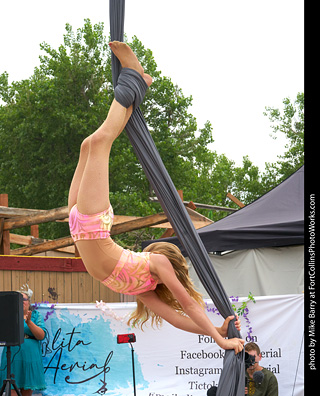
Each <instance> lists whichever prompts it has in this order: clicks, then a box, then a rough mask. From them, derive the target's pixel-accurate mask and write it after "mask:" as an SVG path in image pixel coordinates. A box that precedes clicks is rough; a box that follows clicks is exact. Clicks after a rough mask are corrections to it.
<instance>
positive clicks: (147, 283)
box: [69, 205, 158, 295]
mask: <svg viewBox="0 0 320 396" xmlns="http://www.w3.org/2000/svg"><path fill="white" fill-rule="evenodd" d="M113 218H114V215H113V210H112V207H111V205H110V206H109V208H108V209H107V210H105V211H103V212H100V213H96V214H93V215H84V214H82V213H80V212H79V211H78V208H77V205H74V206H73V208H72V209H71V211H70V214H69V226H70V233H71V236H72V238H73V240H74V242H78V241H79V242H81V241H84V240H95V243H94V244H93V245H92V248H94V247H96V244H99V249H103V250H104V253H105V257H106V260H108V252H110V250H109V249H110V246H112V245H116V244H115V242H113V241H112V239H111V238H110V231H111V227H112V224H113ZM107 238H110V239H111V244H103V243H102V242H101V244H100V242H99V240H103V239H107ZM117 249H120V252H121V250H122V253H121V256H120V259H119V261H118V262H117V264H116V266H115V268H114V270H113V271H112V273H111V275H110V276H108V277H107V278H106V279H104V280H103V281H102V282H101V283H103V284H104V285H105V286H107V287H108V288H109V289H111V290H113V291H115V292H117V293H122V294H130V295H136V294H141V293H145V292H147V291H150V290H154V289H155V288H156V287H157V284H158V281H156V280H155V279H154V278H153V277H152V275H151V273H150V253H147V252H142V253H136V252H132V251H130V250H126V249H123V248H121V247H120V246H118V245H117ZM93 253H95V251H94V252H93ZM109 255H110V253H109ZM93 257H94V255H93ZM109 257H110V256H109ZM84 264H86V263H85V260H84Z"/></svg>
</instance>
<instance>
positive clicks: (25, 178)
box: [0, 20, 212, 238]
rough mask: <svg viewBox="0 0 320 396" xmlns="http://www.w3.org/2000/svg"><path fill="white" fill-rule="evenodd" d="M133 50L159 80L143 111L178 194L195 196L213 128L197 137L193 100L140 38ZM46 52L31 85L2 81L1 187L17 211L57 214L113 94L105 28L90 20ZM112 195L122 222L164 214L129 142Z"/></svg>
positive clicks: (120, 147) (116, 165)
mask: <svg viewBox="0 0 320 396" xmlns="http://www.w3.org/2000/svg"><path fill="white" fill-rule="evenodd" d="M129 44H130V46H131V47H132V49H133V50H134V51H135V52H136V54H137V56H138V58H139V60H140V61H141V63H142V65H143V67H144V68H145V70H146V71H147V72H148V73H149V74H151V75H152V76H153V79H154V82H153V84H152V86H151V88H150V89H149V90H148V93H147V95H146V98H145V100H144V102H143V104H142V111H143V113H144V115H145V118H146V121H147V124H148V125H149V128H150V131H151V134H152V136H153V138H154V140H155V142H156V145H157V147H158V150H159V152H160V155H161V157H162V158H163V161H164V164H165V166H166V167H167V169H168V171H169V174H170V175H171V177H172V179H173V181H174V183H175V185H176V187H177V188H178V189H179V188H182V189H187V190H191V186H192V185H193V183H195V180H196V176H197V172H198V171H197V169H195V165H196V164H199V163H200V162H202V161H203V159H204V157H205V156H206V155H208V156H209V157H210V155H211V154H210V153H209V151H208V150H207V149H206V147H207V145H208V143H210V142H211V141H212V138H211V126H210V125H209V124H208V125H207V126H206V127H205V128H203V129H202V130H200V131H197V124H196V120H195V118H194V117H193V116H192V115H191V114H190V113H189V112H188V107H189V106H190V104H191V102H192V98H191V97H185V96H184V95H183V93H182V91H181V89H179V88H178V87H177V86H175V85H174V84H173V83H172V81H171V79H170V78H168V77H163V76H162V75H161V72H160V71H158V70H157V65H156V62H155V60H154V58H153V55H152V52H151V51H150V50H148V49H145V48H144V46H143V45H142V43H141V42H140V41H139V40H138V39H137V38H136V37H134V38H133V41H132V42H131V43H129ZM40 47H41V49H42V51H43V52H44V55H42V56H41V57H40V66H39V67H38V68H35V70H34V74H33V75H32V76H31V77H30V78H29V79H26V80H23V81H20V82H13V83H11V84H9V79H8V74H7V73H6V72H5V73H3V74H2V75H1V76H0V95H1V96H0V97H1V99H2V101H3V103H4V104H3V105H2V106H1V107H0V145H1V147H0V148H1V164H0V167H1V168H0V185H1V190H2V191H3V192H7V193H8V194H9V204H10V205H11V206H17V207H29V208H37V209H50V208H54V207H59V206H64V205H66V204H67V196H68V190H69V185H70V182H71V179H72V176H73V172H74V169H75V167H76V163H77V160H78V153H79V148H80V145H81V142H82V140H83V139H84V138H85V137H86V136H88V135H89V134H90V133H93V132H94V131H95V129H96V128H98V127H99V125H100V124H101V123H102V122H103V120H104V119H105V117H106V115H107V112H108V109H109V107H110V104H111V102H112V99H113V86H112V76H111V59H110V58H111V57H110V50H109V47H108V45H107V41H106V38H105V36H104V35H103V24H102V23H101V24H96V25H94V26H92V25H91V22H90V20H85V24H84V26H83V27H82V28H80V29H78V30H77V32H76V33H74V32H73V30H72V28H71V26H70V25H68V24H67V25H66V34H65V35H64V43H63V45H60V47H59V48H58V49H53V48H52V47H51V46H50V45H49V44H46V43H43V44H41V46H40ZM196 135H197V136H196ZM186 175H187V177H186ZM110 188H111V191H112V194H111V195H112V196H111V200H112V203H113V206H114V209H115V212H116V213H118V214H127V215H136V216H144V215H147V214H151V213H155V212H157V211H160V210H161V208H160V206H159V205H158V204H155V203H151V202H150V201H149V199H148V197H149V196H150V186H149V183H148V181H147V179H146V177H145V175H144V172H143V170H142V168H141V166H140V164H139V162H138V160H137V158H136V156H135V154H134V152H133V149H132V147H131V145H130V144H129V140H128V138H127V136H126V134H122V135H121V136H120V138H119V139H117V140H116V142H115V144H114V145H113V148H112V157H111V163H110ZM193 190H195V189H194V188H193ZM40 231H41V234H42V235H45V237H47V238H50V237H57V236H62V235H66V234H67V233H68V229H67V225H61V224H59V225H52V224H51V225H43V226H41V229H40Z"/></svg>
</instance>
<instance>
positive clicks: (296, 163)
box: [263, 92, 304, 184]
mask: <svg viewBox="0 0 320 396" xmlns="http://www.w3.org/2000/svg"><path fill="white" fill-rule="evenodd" d="M283 105H284V108H283V110H282V111H280V110H279V109H276V108H273V107H266V111H265V113H264V115H265V116H268V117H269V120H270V121H271V123H272V128H273V133H274V138H275V139H276V138H277V136H275V135H276V134H277V133H279V132H280V133H283V134H284V135H285V137H286V138H287V140H288V143H287V144H286V146H285V148H286V149H287V151H286V152H285V153H284V154H283V155H280V156H278V158H279V161H277V162H276V163H273V164H267V167H266V172H265V174H264V176H263V180H264V182H265V183H266V184H268V182H269V181H270V180H271V179H273V180H276V181H277V183H276V184H278V183H279V182H280V181H281V180H283V179H285V178H287V177H288V176H290V175H291V174H292V173H294V172H295V171H296V170H297V169H298V168H300V167H301V166H302V165H303V164H304V94H303V93H302V92H299V93H298V94H297V97H296V99H295V100H294V101H293V102H291V100H290V99H289V98H285V99H284V100H283Z"/></svg>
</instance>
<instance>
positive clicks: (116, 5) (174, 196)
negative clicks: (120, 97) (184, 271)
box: [109, 0, 245, 396]
mask: <svg viewBox="0 0 320 396" xmlns="http://www.w3.org/2000/svg"><path fill="white" fill-rule="evenodd" d="M109 6H110V35H111V41H114V40H117V41H123V29H124V14H125V0H110V2H109ZM120 70H121V65H120V62H119V61H118V59H117V58H116V57H115V56H114V55H113V54H112V76H113V85H114V87H116V86H117V80H118V76H119V73H120ZM125 129H126V132H127V135H128V137H129V140H130V142H131V144H132V146H133V148H134V151H135V153H136V155H137V157H138V159H139V161H140V164H141V166H142V167H143V169H144V172H145V173H146V176H147V178H148V180H149V182H150V184H151V185H152V187H153V189H154V191H155V193H156V195H157V197H158V200H159V202H160V204H161V206H162V209H163V211H164V212H165V214H166V215H167V217H168V219H169V220H170V223H171V224H172V226H173V229H174V231H175V233H176V235H177V236H178V238H179V240H180V242H181V244H182V245H183V247H184V248H185V250H186V251H187V253H188V256H189V258H190V260H191V262H192V264H193V266H194V268H195V271H196V273H197V275H198V276H199V279H200V281H201V282H202V284H203V286H204V288H205V289H206V290H207V292H208V294H209V296H210V297H211V298H212V301H213V302H214V304H215V306H216V307H217V309H218V310H219V312H220V314H221V315H222V316H223V318H226V317H228V316H229V315H233V314H234V311H233V309H232V306H231V303H230V300H229V298H228V296H227V294H226V292H225V290H224V288H223V286H222V284H221V282H220V280H219V278H218V276H217V274H216V271H215V270H214V268H213V266H212V264H211V261H210V258H209V256H208V253H207V251H206V249H205V247H204V245H203V243H202V241H201V239H200V238H199V235H198V234H197V232H196V230H195V228H194V226H193V224H192V222H191V220H190V217H189V215H188V213H187V211H186V209H185V207H184V205H183V203H182V200H181V199H180V197H179V195H178V193H177V190H176V188H175V186H174V184H173V182H172V180H171V178H170V176H169V174H168V172H167V170H166V168H165V166H164V164H163V162H162V160H161V158H160V155H159V153H158V150H157V148H156V146H155V144H154V141H153V139H152V137H151V135H150V132H149V130H148V127H147V125H146V122H145V120H144V117H143V115H142V112H141V110H140V108H137V109H136V110H135V111H134V112H133V114H132V116H131V117H130V120H129V122H128V124H127V125H126V128H125ZM230 276H235V274H230ZM234 337H239V338H241V334H240V333H239V331H238V330H237V329H236V327H235V325H234V320H233V321H231V322H230V324H229V328H228V338H234ZM244 355H245V354H244V350H243V351H242V352H241V353H238V354H237V355H235V353H234V350H226V351H225V357H224V361H223V370H222V373H221V376H220V379H219V386H218V390H217V396H243V395H244V386H245V365H244Z"/></svg>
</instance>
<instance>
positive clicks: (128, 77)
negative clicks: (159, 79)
mask: <svg viewBox="0 0 320 396" xmlns="http://www.w3.org/2000/svg"><path fill="white" fill-rule="evenodd" d="M147 89H148V86H147V83H146V82H145V81H144V79H143V78H142V77H141V75H140V74H139V73H138V72H137V71H135V70H133V69H128V68H127V67H124V68H123V69H121V72H120V75H119V78H118V82H117V86H116V87H115V88H114V97H115V98H116V100H117V102H119V103H120V104H121V105H122V106H123V107H125V108H128V107H130V106H131V105H132V104H133V111H134V110H135V109H136V108H137V107H139V106H140V104H141V102H142V100H143V98H144V95H145V93H146V91H147Z"/></svg>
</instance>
